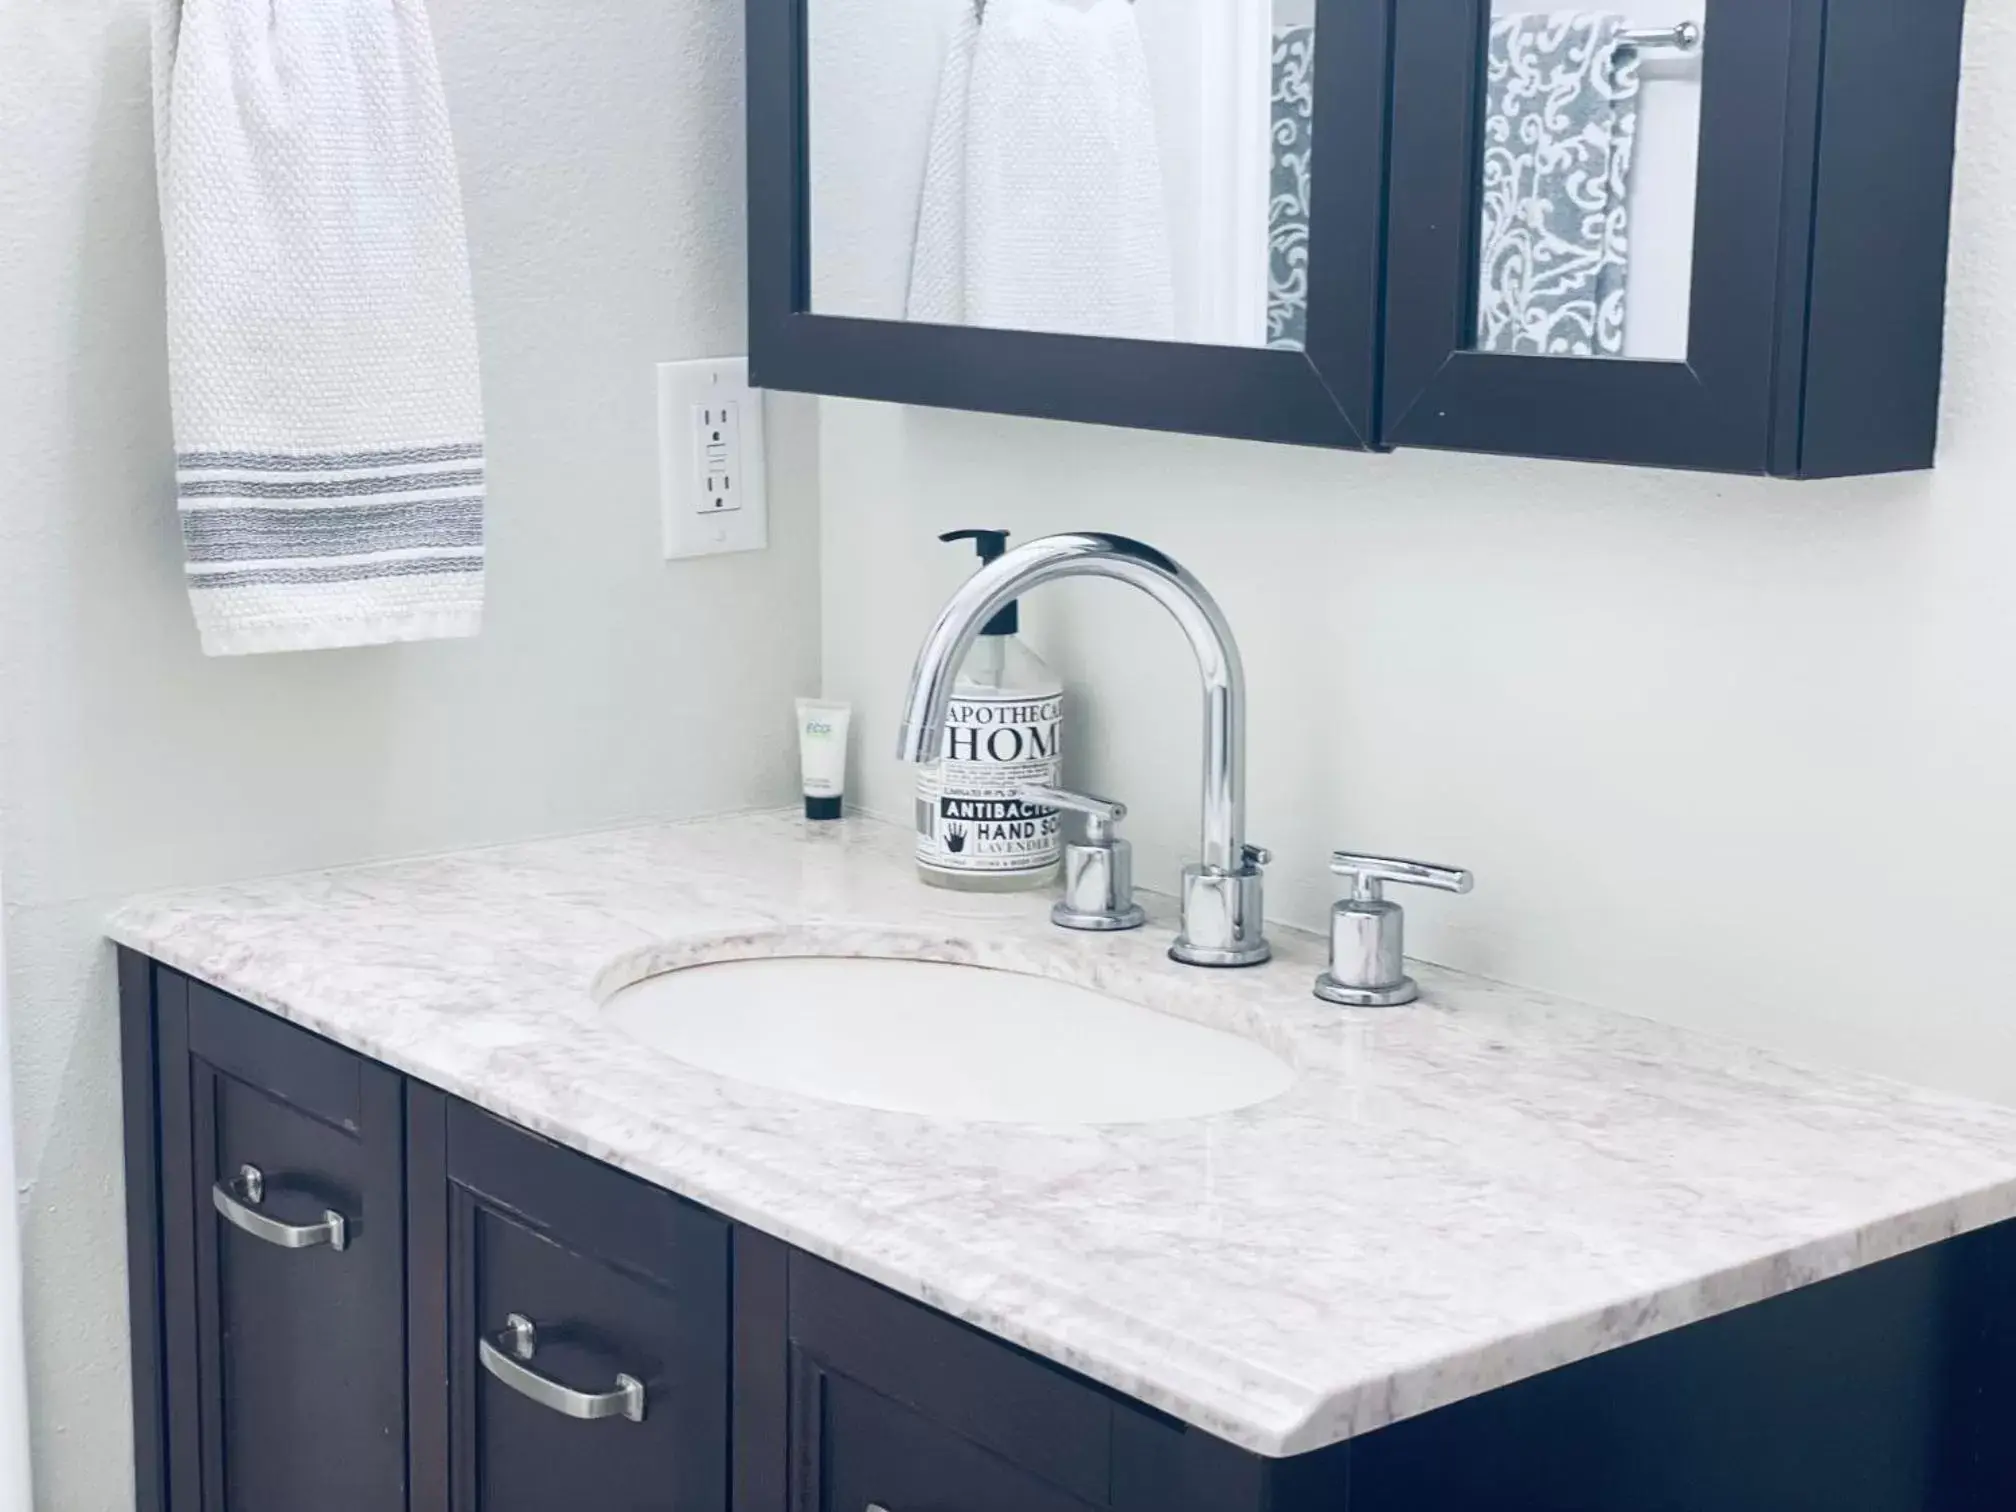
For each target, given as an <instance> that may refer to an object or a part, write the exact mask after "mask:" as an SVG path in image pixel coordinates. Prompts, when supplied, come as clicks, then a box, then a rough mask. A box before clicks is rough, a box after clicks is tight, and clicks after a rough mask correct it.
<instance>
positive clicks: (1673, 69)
mask: <svg viewBox="0 0 2016 1512" xmlns="http://www.w3.org/2000/svg"><path fill="white" fill-rule="evenodd" d="M1706 7H1707V0H1608V8H1607V9H1606V10H1604V11H1602V12H1595V11H1567V10H1559V11H1551V12H1549V11H1543V10H1536V9H1534V7H1533V6H1532V4H1531V3H1530V0H1494V4H1493V9H1492V16H1491V26H1490V34H1489V39H1488V42H1487V44H1486V49H1487V51H1486V57H1485V63H1484V81H1485V84H1484V89H1485V99H1484V118H1483V123H1482V128H1483V129H1482V136H1483V142H1484V150H1483V162H1482V164H1481V165H1480V176H1479V181H1478V185H1479V211H1480V213H1479V217H1478V249H1477V250H1478V257H1477V264H1478V294H1477V331H1476V340H1475V346H1476V349H1477V350H1478V351H1482V352H1496V353H1510V354H1519V355H1526V356H1546V357H1620V358H1632V359H1637V360H1641V361H1671V362H1684V361H1685V360H1686V358H1687V340H1688V324H1689V310H1690V306H1691V303H1692V293H1693V275H1694V214H1695V189H1696V181H1697V177H1698V168H1699V155H1700V136H1701V70H1702V60H1703V53H1704V50H1705V48H1706V47H1707V46H1709V45H1711V39H1710V38H1709V37H1708V35H1707V32H1706V30H1705V27H1704V21H1705V16H1706Z"/></svg>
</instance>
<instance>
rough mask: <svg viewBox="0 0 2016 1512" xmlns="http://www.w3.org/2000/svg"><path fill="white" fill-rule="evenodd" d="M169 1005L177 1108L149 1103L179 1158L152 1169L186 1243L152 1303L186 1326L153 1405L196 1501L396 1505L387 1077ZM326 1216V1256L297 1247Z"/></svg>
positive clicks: (398, 1474) (264, 1511)
mask: <svg viewBox="0 0 2016 1512" xmlns="http://www.w3.org/2000/svg"><path fill="white" fill-rule="evenodd" d="M187 1003H188V1018H187V1020H186V1024H185V1025H178V1026H177V1029H178V1032H177V1033H175V1034H172V1035H170V1034H165V1033H164V1036H163V1041H164V1050H166V1049H169V1048H170V1047H171V1046H172V1047H173V1048H174V1049H175V1050H178V1051H179V1052H180V1053H179V1054H178V1055H175V1056H173V1057H172V1058H165V1064H164V1073H165V1074H166V1075H169V1076H179V1077H181V1078H183V1079H184V1080H185V1083H186V1087H187V1094H188V1095H187V1098H186V1101H185V1100H184V1099H182V1098H180V1097H177V1098H174V1099H164V1105H165V1106H167V1107H170V1108H173V1109H175V1110H177V1112H178V1113H179V1114H180V1115H181V1118H182V1119H186V1123H184V1126H183V1128H182V1129H181V1130H180V1131H179V1133H180V1135H181V1137H182V1138H186V1140H187V1144H186V1148H187V1150H188V1151H189V1158H188V1159H187V1160H186V1161H176V1160H173V1159H171V1160H170V1161H168V1162H167V1165H168V1168H169V1177H168V1180H167V1183H166V1185H167V1186H168V1188H169V1198H170V1200H171V1201H173V1202H175V1203H177V1204H179V1205H180V1206H181V1207H182V1208H183V1209H184V1210H185V1212H186V1213H187V1214H188V1220H187V1221H188V1227H187V1229H186V1230H183V1231H184V1232H186V1233H187V1234H188V1235H189V1244H188V1246H187V1247H186V1248H184V1249H182V1250H180V1251H179V1252H177V1251H174V1250H171V1251H170V1253H169V1254H168V1256H167V1257H166V1258H167V1262H168V1264H167V1267H166V1269H167V1275H168V1295H169V1297H170V1298H171V1299H174V1298H178V1297H179V1298H181V1299H183V1300H182V1302H181V1303H180V1305H181V1306H184V1307H186V1308H187V1309H188V1310H189V1311H190V1312H192V1313H193V1315H194V1319H195V1330H194V1335H193V1340H191V1339H189V1338H188V1337H187V1336H185V1338H184V1347H185V1349H187V1347H188V1346H189V1345H190V1344H191V1343H193V1352H194V1360H193V1362H192V1361H189V1360H186V1359H185V1360H182V1361H179V1362H176V1361H171V1382H172V1381H174V1380H175V1379H177V1377H178V1374H179V1378H180V1380H181V1381H182V1382H183V1383H185V1387H186V1386H187V1385H190V1384H193V1387H194V1390H193V1400H189V1399H188V1398H189V1396H190V1395H192V1393H190V1392H188V1391H187V1390H186V1389H185V1391H184V1393H183V1394H182V1399H181V1400H174V1399H171V1402H170V1407H169V1410H170V1413H171V1416H174V1417H178V1418H180V1419H181V1421H182V1423H183V1425H184V1427H185V1429H186V1430H187V1431H186V1433H185V1435H184V1438H185V1441H189V1442H192V1443H193V1446H194V1447H195V1449H196V1451H197V1468H196V1469H195V1471H194V1474H195V1475H196V1476H197V1477H198V1478H200V1490H198V1491H197V1492H196V1494H197V1495H199V1496H200V1503H199V1504H200V1505H201V1506H202V1507H203V1508H205V1509H206V1512H269V1509H272V1508H275V1507H287V1508H290V1509H295V1512H353V1509H356V1508H359V1507H366V1506H369V1507H386V1508H397V1507H403V1506H404V1505H405V1501H406V1488H405V1467H406V1421H405V1385H404V1363H403V1362H404V1347H405V1332H404V1330H405V1317H404V1297H403V1288H402V1269H403V1251H404V1213H403V1201H402V1197H403V1194H402V1178H401V1172H400V1160H401V1143H402V1139H401V1134H402V1130H401V1115H400V1096H399V1083H398V1078H397V1077H396V1076H395V1075H393V1074H392V1073H391V1072H389V1071H386V1070H384V1069H382V1068H380V1067H376V1066H372V1065H369V1064H368V1063H365V1062H363V1061H360V1060H358V1059H357V1058H356V1057H354V1056H351V1055H350V1054H349V1053H348V1052H346V1051H343V1050H341V1049H339V1048H338V1047H336V1046H334V1045H331V1044H328V1043H327V1042H325V1041H322V1040H319V1039H316V1038H315V1037H314V1036H312V1035H308V1034H305V1033H303V1032H301V1031H299V1030H296V1029H293V1028H292V1027H291V1026H289V1025H286V1024H283V1023H281V1022H280V1021H278V1020H275V1019H271V1018H269V1017H267V1016H266V1015H264V1014H260V1013H258V1012H257V1011H256V1010H253V1009H250V1008H246V1007H244V1006H242V1005H240V1004H236V1003H233V1002H231V1001H230V1000H229V999H227V998H224V997H222V996H221V995H219V994H216V993H214V992H211V991H209V989H207V988H202V987H197V986H193V985H192V986H190V987H189V988H188V989H187ZM213 1048H214V1049H215V1050H216V1051H217V1053H216V1055H215V1058H214V1059H213V1057H212V1054H211V1053H210V1052H211V1050H212V1049H213ZM218 1061H226V1062H228V1063H229V1068H228V1069H226V1067H225V1066H221V1065H219V1064H218V1063H217V1062H218ZM332 1092H333V1096H332ZM311 1107H312V1108H313V1109H314V1110H315V1111H312V1112H311V1111H309V1109H310V1108H311ZM332 1120H333V1121H332ZM176 1121H180V1120H176ZM167 1132H168V1134H169V1136H170V1138H171V1139H172V1138H175V1137H176V1136H177V1134H178V1131H177V1130H176V1129H175V1128H174V1127H173V1126H172V1122H171V1125H170V1127H169V1128H168V1130H167ZM248 1170H249V1171H256V1172H257V1173H258V1175H257V1176H256V1177H250V1176H248V1175H247V1174H246V1173H247V1172H248ZM219 1191H222V1192H223V1193H224V1194H225V1196H226V1198H227V1199H228V1201H227V1202H226V1203H224V1204H220V1203H219V1201H218V1199H217V1196H216V1194H217V1193H218V1192H219ZM233 1204H235V1206H232V1205H233ZM227 1206H230V1207H232V1212H235V1213H236V1214H237V1220H236V1221H234V1219H233V1217H232V1216H231V1213H230V1212H227V1211H225V1210H224V1209H225V1207H227ZM331 1212H333V1213H336V1214H340V1215H341V1217H342V1219H343V1234H342V1247H341V1248H337V1247H336V1246H335V1245H334V1244H333V1243H331V1242H329V1238H328V1237H323V1238H316V1239H313V1241H312V1242H309V1241H310V1239H311V1236H315V1235H316V1234H317V1233H318V1231H319V1230H320V1229H321V1228H322V1227H323V1226H324V1225H325V1222H326V1220H325V1215H326V1214H328V1213H331ZM289 1230H293V1231H294V1232H293V1233H292V1234H291V1235H290V1234H289V1232H288V1231H289ZM332 1237H333V1236H332ZM290 1239H291V1241H292V1242H293V1243H295V1244H297V1245H298V1247H287V1241H289V1240H290ZM192 1365H193V1369H192V1368H191V1367H192ZM178 1480H180V1481H181V1483H182V1484H183V1485H184V1486H185V1487H188V1488H190V1489H192V1490H193V1489H195V1486H194V1484H193V1483H192V1482H191V1479H190V1476H189V1475H188V1474H187V1473H185V1474H183V1475H181V1476H178Z"/></svg>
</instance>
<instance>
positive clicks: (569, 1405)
mask: <svg viewBox="0 0 2016 1512" xmlns="http://www.w3.org/2000/svg"><path fill="white" fill-rule="evenodd" d="M447 1133H448V1139H447V1178H448V1179H447V1183H446V1192H445V1194H444V1195H445V1200H446V1202H447V1206H448V1212H447V1220H448V1221H447V1251H448V1253H447V1266H446V1269H447V1276H448V1309H447V1331H448V1375H449V1379H450V1397H451V1407H450V1414H449V1420H450V1430H449V1431H450V1436H451V1438H452V1440H453V1452H452V1455H451V1473H450V1479H451V1484H452V1486H453V1498H452V1500H453V1505H454V1506H455V1508H456V1509H457V1512H521V1509H522V1512H550V1509H554V1508H566V1507H572V1506H577V1505H579V1506H584V1507H593V1508H595V1509H596V1512H632V1509H634V1512H645V1509H650V1512H724V1509H725V1508H726V1506H727V1479H728V1468H727V1467H728V1389H729V1378H728V1377H729V1372H728V1337H729V1336H728V1302H729V1295H728V1226H727V1225H726V1224H725V1223H724V1222H722V1221H721V1220H719V1219H717V1218H715V1217H714V1216H713V1215H711V1214H708V1213H705V1212H702V1211H701V1210H699V1209H697V1208H695V1207H693V1206H692V1205H691V1204H689V1203H686V1202H683V1201H681V1200H680V1199H679V1198H677V1197H674V1196H671V1195H670V1194H668V1193H665V1192H661V1191H658V1190H656V1189H655V1188H652V1187H648V1186H646V1185H645V1184H643V1183H642V1182H638V1181H635V1180H633V1179H632V1178H630V1177H628V1176H625V1175H623V1174H622V1173H621V1172H618V1171H614V1170H611V1169H610V1168H608V1167H606V1166H602V1165H599V1164H597V1163H596V1162H594V1161H591V1160H588V1159H586V1158H585V1157H583V1156H580V1155H577V1154H575V1153H573V1152H572V1151H568V1150H564V1149H561V1148H560V1147H558V1146H556V1145H553V1144H551V1143H549V1142H548V1141H546V1140H543V1139H539V1138H537V1137H536V1136H533V1135H530V1134H526V1133H524V1132H522V1131H520V1130H517V1129H513V1128H511V1127H509V1126H508V1125H505V1124H502V1123H500V1122H498V1121H497V1120H495V1119H492V1118H490V1117H488V1116H487V1115H485V1114H482V1113H479V1112H477V1111H476V1110H474V1109H471V1108H467V1107H465V1106H462V1105H459V1104H450V1105H449V1109H448V1117H447ZM417 1200H418V1199H417V1197H416V1201H417Z"/></svg>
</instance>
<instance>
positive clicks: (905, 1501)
mask: <svg viewBox="0 0 2016 1512" xmlns="http://www.w3.org/2000/svg"><path fill="white" fill-rule="evenodd" d="M805 1389H807V1390H809V1391H811V1392H813V1393H815V1394H816V1395H817V1398H818V1400H817V1403H816V1405H815V1406H814V1407H813V1409H812V1410H813V1411H814V1412H815V1413H816V1415H817V1429H816V1432H817V1443H818V1446H819V1453H818V1456H817V1462H818V1468H817V1471H816V1472H815V1474H814V1479H815V1480H816V1485H815V1486H812V1487H808V1488H806V1491H807V1492H808V1493H809V1494H801V1495H800V1496H799V1497H798V1498H797V1505H796V1508H795V1512H869V1509H871V1508H873V1509H880V1512H1093V1508H1092V1504H1091V1503H1089V1502H1085V1501H1081V1500H1079V1499H1078V1498H1077V1497H1075V1496H1072V1495H1071V1494H1070V1493H1068V1492H1066V1491H1062V1490H1059V1489H1058V1488H1056V1487H1054V1486H1051V1485H1049V1484H1047V1483H1045V1482H1043V1481H1041V1480H1038V1479H1037V1478H1036V1477H1035V1476H1033V1475H1030V1474H1029V1473H1028V1472H1027V1471H1025V1470H1022V1469H1019V1468H1018V1467H1016V1466H1014V1465H1011V1464H1009V1463H1008V1462H1007V1461H1006V1460H1004V1459H1002V1458H1001V1457H1000V1456H999V1455H996V1454H992V1453H990V1452H989V1451H987V1450H985V1449H982V1448H981V1447H980V1446H978V1445H977V1444H974V1443H972V1442H970V1441H968V1440H966V1439H963V1438H961V1437H959V1435H957V1434H955V1433H952V1432H949V1431H948V1430H946V1429H944V1428H941V1427H939V1426H938V1425H937V1424H935V1423H933V1422H931V1421H929V1420H928V1419H926V1418H924V1417H922V1416H920V1415H919V1414H917V1413H915V1412H912V1411H911V1410H910V1409H909V1408H907V1407H903V1406H901V1405H899V1404H897V1403H895V1402H892V1401H890V1400H889V1399H888V1398H887V1397H884V1396H881V1395H879V1394H877V1393H875V1392H872V1391H870V1390H868V1389H867V1388H866V1387H865V1386H861V1385H858V1384H857V1383H855V1382H853V1381H850V1380H848V1379H847V1378H846V1377H845V1376H839V1375H832V1374H828V1373H825V1372H816V1373H815V1375H814V1378H813V1379H812V1380H810V1381H809V1382H808V1383H807V1384H806V1388H805ZM801 1462H802V1461H801Z"/></svg>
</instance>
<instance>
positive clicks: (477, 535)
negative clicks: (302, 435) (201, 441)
mask: <svg viewBox="0 0 2016 1512" xmlns="http://www.w3.org/2000/svg"><path fill="white" fill-rule="evenodd" d="M175 478H176V493H177V502H178V503H179V505H180V509H181V518H182V538H183V544H184V546H185V548H186V554H187V560H188V573H189V586H190V587H191V588H192V589H219V588H239V587H245V586H248V585H255V584H272V585H275V586H280V585H294V584H309V583H342V582H347V581H358V582H362V581H366V580H371V579H382V578H387V577H414V576H425V575H434V574H448V573H470V572H481V571H482V570H483V497H484V468H483V445H482V443H481V442H480V441H471V442H451V443H445V444H436V445H426V446H409V447H399V448H385V449H380V450H376V451H341V452H335V451H332V452H259V451H236V450H222V449H219V450H201V451H185V452H179V453H177V455H176V458H175Z"/></svg>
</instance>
